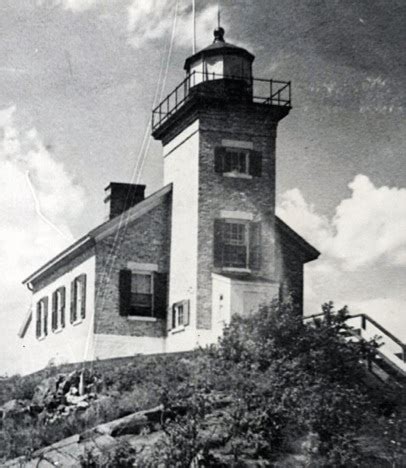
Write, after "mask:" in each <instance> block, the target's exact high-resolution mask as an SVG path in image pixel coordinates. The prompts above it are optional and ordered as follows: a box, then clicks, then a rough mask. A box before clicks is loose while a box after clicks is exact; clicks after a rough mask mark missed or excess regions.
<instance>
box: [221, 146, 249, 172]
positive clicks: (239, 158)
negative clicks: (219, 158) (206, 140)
mask: <svg viewBox="0 0 406 468" xmlns="http://www.w3.org/2000/svg"><path fill="white" fill-rule="evenodd" d="M249 162H250V161H249V151H248V150H240V149H236V148H226V151H225V155H224V172H234V173H238V174H249Z"/></svg>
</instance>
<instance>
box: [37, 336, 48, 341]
mask: <svg viewBox="0 0 406 468" xmlns="http://www.w3.org/2000/svg"><path fill="white" fill-rule="evenodd" d="M46 337H47V335H41V336H37V340H38V341H44V340H45V338H46Z"/></svg>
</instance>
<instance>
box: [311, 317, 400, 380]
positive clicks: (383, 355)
mask: <svg viewBox="0 0 406 468" xmlns="http://www.w3.org/2000/svg"><path fill="white" fill-rule="evenodd" d="M323 316H324V314H323V313H320V314H315V315H310V316H307V317H304V320H305V321H306V322H309V321H310V320H314V319H320V318H322V317H323ZM346 323H347V325H349V328H348V330H347V331H346V333H345V336H346V338H347V339H348V340H359V341H360V340H366V341H369V340H371V339H373V340H375V341H376V342H377V343H379V346H378V347H376V348H375V347H372V348H371V351H372V352H371V355H370V356H368V357H367V358H366V359H365V360H364V362H365V365H366V366H367V367H368V370H369V371H370V372H371V373H372V374H373V375H374V376H375V377H376V378H377V379H379V380H380V381H382V382H384V383H388V384H392V385H395V386H397V387H401V388H406V343H403V342H402V341H401V340H400V339H399V338H397V337H396V336H395V335H393V333H391V332H390V331H389V330H387V329H386V328H385V327H383V326H382V325H381V324H380V323H378V322H377V321H376V320H374V319H372V318H371V317H369V315H367V314H355V315H348V316H347V320H346Z"/></svg>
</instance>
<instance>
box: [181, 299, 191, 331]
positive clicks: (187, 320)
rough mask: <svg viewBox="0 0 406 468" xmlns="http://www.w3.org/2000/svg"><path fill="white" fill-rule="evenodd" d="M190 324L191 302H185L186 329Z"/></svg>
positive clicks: (184, 317)
mask: <svg viewBox="0 0 406 468" xmlns="http://www.w3.org/2000/svg"><path fill="white" fill-rule="evenodd" d="M189 324H190V301H189V300H187V301H183V325H184V326H185V327H186V326H187V325H189Z"/></svg>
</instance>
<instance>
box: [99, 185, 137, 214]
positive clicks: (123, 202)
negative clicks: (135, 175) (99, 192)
mask: <svg viewBox="0 0 406 468" xmlns="http://www.w3.org/2000/svg"><path fill="white" fill-rule="evenodd" d="M104 190H105V192H106V198H105V199H104V203H105V204H106V211H107V215H106V218H107V219H108V220H109V219H113V218H115V217H116V216H118V215H120V214H121V213H123V212H124V211H126V210H128V209H129V208H131V207H133V206H134V205H136V204H137V203H139V202H141V201H143V200H144V198H145V197H144V191H145V185H138V184H123V183H120V182H110V185H109V186H108V187H106V188H105V189H104Z"/></svg>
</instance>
